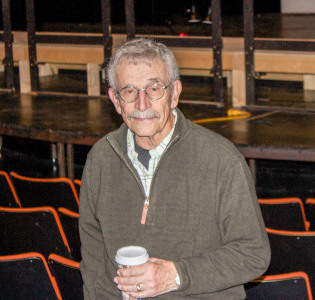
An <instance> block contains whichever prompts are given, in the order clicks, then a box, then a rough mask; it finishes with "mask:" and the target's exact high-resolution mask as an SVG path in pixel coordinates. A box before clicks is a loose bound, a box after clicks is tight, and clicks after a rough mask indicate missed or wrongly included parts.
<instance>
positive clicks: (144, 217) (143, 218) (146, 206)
mask: <svg viewBox="0 0 315 300" xmlns="http://www.w3.org/2000/svg"><path fill="white" fill-rule="evenodd" d="M177 138H178V135H177V136H176V137H174V139H173V140H172V141H170V143H169V144H168V146H167V147H166V149H165V150H164V152H163V154H162V156H161V158H160V160H159V163H158V165H157V166H156V169H155V171H154V174H153V178H152V182H151V187H152V184H153V181H154V179H155V174H156V172H157V170H158V168H159V165H160V161H161V159H162V158H163V156H164V154H165V153H166V151H167V150H168V148H169V147H170V146H171V145H172V144H173V143H174V142H175V141H176V140H177ZM141 187H142V184H141ZM151 187H150V193H149V197H146V198H145V200H144V204H143V209H142V216H141V224H142V225H144V224H145V222H146V220H147V214H148V210H149V205H150V196H151V190H152V189H151ZM142 189H143V187H142Z"/></svg>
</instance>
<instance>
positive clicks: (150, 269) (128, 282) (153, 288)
mask: <svg viewBox="0 0 315 300" xmlns="http://www.w3.org/2000/svg"><path fill="white" fill-rule="evenodd" d="M176 274H177V271H176V268H175V265H174V263H173V262H171V261H167V260H163V259H158V258H150V259H149V261H148V262H147V263H145V264H143V265H139V266H132V267H130V268H127V269H119V270H118V271H117V275H118V276H117V277H115V279H114V281H115V283H116V284H117V287H118V288H119V289H120V290H122V291H124V292H125V293H127V294H129V296H131V297H133V298H134V299H138V298H148V297H155V296H157V295H161V294H164V293H167V292H170V291H173V290H176V289H177V286H176V284H175V282H174V278H175V277H176ZM137 285H138V289H139V287H140V289H141V290H140V291H138V289H137ZM133 298H132V299H133Z"/></svg>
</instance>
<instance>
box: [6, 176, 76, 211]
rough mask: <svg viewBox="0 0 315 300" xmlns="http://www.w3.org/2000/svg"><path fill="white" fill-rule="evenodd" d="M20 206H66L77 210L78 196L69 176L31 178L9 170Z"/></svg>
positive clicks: (56, 207)
mask: <svg viewBox="0 0 315 300" xmlns="http://www.w3.org/2000/svg"><path fill="white" fill-rule="evenodd" d="M10 177H11V179H12V182H13V185H14V187H15V190H16V192H17V195H18V197H19V200H20V203H21V206H22V207H39V206H51V207H53V208H55V209H56V210H57V209H58V208H59V207H66V208H68V209H70V210H72V211H75V212H78V211H79V198H78V195H77V192H76V190H75V187H74V184H73V182H72V181H71V180H70V179H69V178H47V179H44V178H33V177H25V176H21V175H19V174H17V173H15V172H10Z"/></svg>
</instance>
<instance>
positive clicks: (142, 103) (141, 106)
mask: <svg viewBox="0 0 315 300" xmlns="http://www.w3.org/2000/svg"><path fill="white" fill-rule="evenodd" d="M136 106H137V109H138V110H140V111H145V110H147V109H148V108H149V107H151V100H150V99H149V97H148V96H147V94H146V92H145V91H143V90H140V91H139V96H138V101H136Z"/></svg>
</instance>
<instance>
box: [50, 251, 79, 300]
mask: <svg viewBox="0 0 315 300" xmlns="http://www.w3.org/2000/svg"><path fill="white" fill-rule="evenodd" d="M48 262H49V265H50V267H51V270H52V273H53V275H54V277H55V278H56V282H57V285H58V287H59V290H60V293H61V296H62V299H75V300H81V299H82V300H83V281H82V277H81V272H80V270H79V262H76V261H73V260H70V259H66V258H64V257H61V256H59V255H56V254H51V255H49V258H48Z"/></svg>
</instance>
